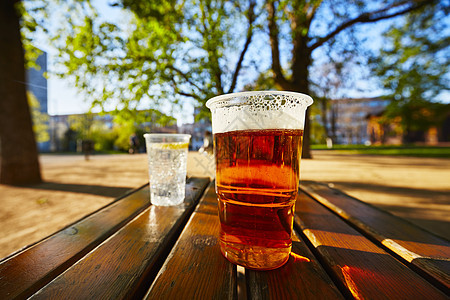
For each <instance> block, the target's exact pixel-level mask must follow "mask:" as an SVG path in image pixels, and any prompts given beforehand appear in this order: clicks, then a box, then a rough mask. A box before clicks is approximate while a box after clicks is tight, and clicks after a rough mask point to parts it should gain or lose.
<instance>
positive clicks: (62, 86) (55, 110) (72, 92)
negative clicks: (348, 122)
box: [37, 0, 448, 124]
mask: <svg viewBox="0 0 450 300" xmlns="http://www.w3.org/2000/svg"><path fill="white" fill-rule="evenodd" d="M107 3H108V1H106V0H97V1H95V2H94V4H95V6H96V7H97V8H98V11H99V12H101V17H102V18H105V19H106V20H108V21H111V22H115V21H117V20H120V19H123V15H121V12H120V10H119V9H118V8H112V7H110V6H109V5H108V4H107ZM385 28H386V22H384V23H383V22H380V23H376V24H375V25H374V24H372V25H371V26H370V27H367V30H370V35H371V39H370V42H371V43H372V45H373V47H379V46H380V43H381V41H382V40H381V38H380V33H381V32H382V30H383V29H385ZM37 46H38V47H39V48H41V49H43V50H44V51H46V52H47V53H48V61H49V66H48V67H49V68H50V69H51V68H52V65H51V64H52V55H54V52H53V51H52V48H51V47H50V46H49V45H48V43H47V44H46V43H45V41H44V40H43V41H42V43H41V44H38V45H37ZM371 85H372V83H370V82H368V81H365V80H362V81H361V80H360V81H358V82H357V83H356V87H355V89H354V90H349V91H346V92H347V93H348V97H373V96H378V95H380V94H381V93H382V92H381V91H380V90H373V89H372V90H371V91H370V86H371ZM358 89H361V90H365V91H364V92H361V91H358ZM446 102H448V101H446ZM89 107H90V104H89V103H87V102H85V100H84V97H83V95H81V94H80V93H79V91H78V90H77V89H76V88H75V87H73V86H71V83H70V82H69V81H67V80H63V79H59V78H56V77H55V76H51V77H50V78H49V80H48V111H49V114H50V115H59V114H73V113H84V112H87V111H88V110H89ZM111 109H113V107H111ZM166 113H170V112H169V111H167V112H166ZM192 114H193V106H192V105H190V104H187V105H185V106H184V108H183V109H182V110H180V111H178V112H175V113H174V114H173V115H174V117H176V118H177V119H178V120H179V124H181V123H192V122H193V116H192Z"/></svg>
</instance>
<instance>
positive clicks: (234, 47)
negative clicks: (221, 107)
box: [0, 0, 450, 256]
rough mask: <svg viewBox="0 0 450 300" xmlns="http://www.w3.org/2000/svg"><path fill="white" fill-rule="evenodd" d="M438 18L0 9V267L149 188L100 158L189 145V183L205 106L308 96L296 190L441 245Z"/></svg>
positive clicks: (426, 12) (126, 160) (437, 8)
mask: <svg viewBox="0 0 450 300" xmlns="http://www.w3.org/2000/svg"><path fill="white" fill-rule="evenodd" d="M12 4H14V6H12ZM449 10H450V8H449V3H448V1H431V0H429V1H426V0H423V1H412V0H411V1H394V0H392V1H391V0H387V1H369V0H367V1H352V2H349V1H271V0H267V1H256V0H246V1H243V0H242V1H206V0H201V1H156V2H154V1H127V0H117V1H100V0H98V1H81V0H80V1H77V0H71V1H59V0H38V1H12V2H10V4H2V6H1V10H0V12H1V14H2V15H1V16H0V17H2V18H0V19H2V21H1V22H2V23H0V24H1V25H2V35H1V40H0V42H1V46H2V47H0V48H1V50H0V51H2V52H1V53H0V54H1V55H0V57H2V59H3V60H2V64H1V69H0V75H1V80H0V82H2V85H1V86H0V142H1V144H0V145H1V149H0V155H1V156H0V164H1V169H0V183H1V185H0V189H2V193H1V196H0V197H1V199H0V201H1V203H2V210H3V212H2V214H1V217H0V223H1V225H2V228H5V229H4V230H3V234H2V236H1V237H0V242H1V241H3V244H5V245H9V246H8V247H2V248H3V249H5V253H1V254H0V256H2V255H7V254H9V253H10V252H12V251H14V250H16V249H18V248H20V247H23V246H25V245H27V244H30V243H33V242H35V241H37V240H39V239H41V238H43V237H45V236H47V235H48V234H51V233H52V232H54V231H56V230H58V229H60V228H62V227H63V226H66V225H68V224H69V223H71V222H74V221H75V220H76V219H78V218H80V217H82V216H84V215H86V214H89V213H91V212H92V211H93V210H95V209H98V208H99V207H101V206H102V205H105V204H106V203H108V202H110V201H112V200H113V199H114V198H115V197H118V196H120V194H121V193H123V192H126V191H127V190H129V189H132V188H136V187H138V186H140V185H142V184H144V183H145V181H146V179H147V174H146V172H145V170H146V161H145V156H144V155H143V154H137V155H135V156H130V155H126V156H125V155H122V156H120V155H119V156H116V155H111V154H119V153H123V154H125V153H128V150H129V147H130V144H129V141H130V140H129V138H130V136H131V135H132V134H133V133H137V134H138V136H139V137H140V138H141V142H140V149H139V152H141V153H143V152H145V147H144V143H143V138H142V134H143V133H144V132H182V133H190V134H191V135H192V141H191V144H190V149H191V150H192V152H191V154H190V155H191V161H190V171H191V174H200V175H201V173H202V172H203V174H204V173H208V174H209V173H211V164H210V161H211V160H210V159H209V160H208V159H207V156H198V153H196V152H194V151H196V150H198V149H199V148H200V147H201V146H202V144H203V138H204V135H205V132H207V131H209V130H211V124H210V119H209V118H210V115H209V112H208V110H207V109H206V108H205V107H204V103H205V102H206V101H207V100H208V99H209V98H210V97H212V96H215V95H218V94H223V93H229V92H238V91H245V90H261V89H264V90H269V89H272V90H275V89H279V90H289V91H297V92H303V93H307V94H310V95H311V96H312V97H313V98H314V100H315V104H314V105H313V106H312V107H311V108H310V109H309V114H308V117H307V120H308V122H307V123H308V124H307V127H306V129H307V131H306V132H305V140H304V153H303V157H304V158H308V160H306V159H304V161H303V162H302V178H303V179H305V180H321V181H325V182H329V183H333V184H335V185H336V186H338V187H339V188H342V189H343V190H344V191H346V192H348V193H356V194H354V196H355V197H358V198H360V199H362V200H363V201H367V202H371V203H377V202H378V204H380V203H381V204H380V207H381V208H383V209H387V210H388V211H391V212H393V213H399V212H398V211H400V213H399V214H400V215H401V216H402V217H406V218H407V217H408V214H410V215H409V217H410V220H411V221H414V222H416V221H417V220H419V222H416V223H417V224H418V225H420V226H422V227H425V228H428V229H429V230H431V231H434V232H435V233H436V234H440V235H441V236H444V237H446V238H448V236H446V235H445V234H446V233H445V232H446V231H445V230H444V229H443V228H445V226H447V228H448V221H449V217H448V216H449V214H448V212H449V201H450V200H449V194H448V193H449V191H450V188H449V185H448V183H447V182H446V180H445V178H449V177H450V176H449V175H450V174H449V169H450V168H449V159H448V158H449V157H450V148H449V141H450V104H449V98H450V96H449V95H450V94H449V84H448V83H449V79H450V78H449V72H448V60H449V57H450V55H449V50H448V45H449V43H448V41H449V33H450V29H449V25H450V18H449V15H448V14H449ZM19 30H20V31H19ZM83 145H85V146H86V145H92V146H93V149H92V151H91V152H90V153H89V154H90V157H89V160H86V158H87V157H86V158H85V157H84V156H83ZM85 150H86V148H85ZM76 153H78V156H73V155H72V154H76ZM104 154H110V155H109V156H108V155H106V156H105V155H104ZM374 155H375V156H374ZM379 155H389V156H382V157H380V156H379ZM393 155H394V156H393ZM412 157H414V158H412ZM417 157H420V159H418V158H417ZM310 158H312V159H311V160H309V159H310ZM205 159H207V160H206V161H205ZM355 160H357V161H355ZM205 166H206V167H205ZM383 166H386V168H385V170H384V172H381V170H382V169H383ZM387 166H389V167H387ZM330 168H331V169H330ZM388 169H389V170H388ZM307 171H309V172H307ZM308 173H309V175H308ZM358 191H359V192H358ZM364 191H366V192H367V191H370V192H372V194H370V193H369V194H364ZM64 199H65V200H64ZM383 199H384V200H383ZM97 200H98V201H97ZM405 207H407V208H408V209H405ZM24 210H26V212H25V211H24ZM396 210H397V211H396ZM405 211H408V213H405ZM69 216H70V217H69ZM420 220H421V221H420ZM50 224H51V225H50Z"/></svg>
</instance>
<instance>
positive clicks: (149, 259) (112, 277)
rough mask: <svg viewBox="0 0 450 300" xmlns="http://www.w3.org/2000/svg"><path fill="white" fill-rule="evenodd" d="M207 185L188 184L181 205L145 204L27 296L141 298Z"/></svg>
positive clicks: (199, 182)
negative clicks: (108, 234)
mask: <svg viewBox="0 0 450 300" xmlns="http://www.w3.org/2000/svg"><path fill="white" fill-rule="evenodd" d="M208 183H209V179H192V180H191V181H190V182H188V184H187V187H186V200H187V201H185V203H184V204H183V205H178V206H168V207H163V206H159V207H158V206H153V205H152V206H150V207H148V208H147V209H146V210H145V211H144V212H142V213H141V214H140V215H138V216H137V217H136V218H134V219H133V220H132V221H131V222H129V223H128V224H126V225H125V226H124V227H123V228H121V229H120V230H119V231H117V232H116V233H115V234H114V235H112V236H111V237H110V238H109V239H108V240H106V241H105V242H103V243H102V244H101V245H100V246H98V247H97V248H96V249H95V251H92V252H90V253H89V254H87V255H86V256H85V257H83V258H82V259H81V260H79V261H78V262H77V263H76V264H75V265H73V266H72V267H70V268H68V269H67V270H66V271H65V272H64V273H63V274H61V275H60V276H58V277H57V278H56V279H54V280H53V281H52V282H51V283H50V284H48V285H47V286H45V287H44V288H42V289H41V290H40V291H39V292H37V293H36V294H34V295H33V296H32V297H31V299H122V298H135V297H142V296H143V294H144V293H145V291H146V290H147V288H148V286H149V285H150V282H151V280H152V279H153V278H154V276H155V275H156V273H157V271H158V270H159V267H160V266H161V264H162V262H163V261H164V259H165V257H166V255H167V253H168V252H169V251H170V248H171V247H172V245H173V243H174V242H175V241H176V239H177V237H178V235H179V233H180V231H181V229H182V228H183V227H184V224H185V223H186V221H187V219H188V218H189V216H190V214H191V213H192V211H193V210H194V208H195V205H196V203H197V202H198V199H199V198H200V196H201V195H202V194H203V191H204V189H205V188H206V186H207V184H208ZM139 196H140V197H145V198H148V194H147V195H144V194H140V195H139Z"/></svg>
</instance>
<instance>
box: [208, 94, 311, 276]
mask: <svg viewBox="0 0 450 300" xmlns="http://www.w3.org/2000/svg"><path fill="white" fill-rule="evenodd" d="M311 103H312V99H311V98H310V97H309V96H307V95H304V94H299V93H292V92H278V91H259V92H242V93H235V94H228V95H222V96H217V97H214V98H212V99H210V100H209V101H208V102H207V103H206V106H207V107H208V108H210V109H211V113H212V130H213V134H214V150H215V155H216V193H217V196H218V200H219V201H218V204H219V205H218V206H219V219H220V238H219V240H220V249H221V251H222V254H223V255H224V256H225V257H226V258H227V259H228V260H229V261H231V262H233V263H235V264H239V265H242V266H244V267H246V268H250V269H257V270H271V269H275V268H278V267H280V266H282V265H283V264H284V263H285V262H286V261H288V259H289V254H290V252H291V247H292V239H291V234H292V226H293V221H294V204H295V198H296V195H297V189H298V184H299V167H300V156H301V152H302V151H301V148H302V137H303V128H304V119H305V111H306V108H307V107H308V106H309V105H310V104H311Z"/></svg>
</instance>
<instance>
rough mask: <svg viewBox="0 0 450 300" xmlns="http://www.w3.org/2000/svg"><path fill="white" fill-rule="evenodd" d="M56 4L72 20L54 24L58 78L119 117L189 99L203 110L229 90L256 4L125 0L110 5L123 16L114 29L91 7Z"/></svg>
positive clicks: (75, 3)
mask: <svg viewBox="0 0 450 300" xmlns="http://www.w3.org/2000/svg"><path fill="white" fill-rule="evenodd" d="M49 1H50V0H49ZM40 2H46V1H43V0H42V1H40ZM50 2H51V1H50ZM53 2H56V3H57V4H58V5H59V7H60V9H62V10H67V12H69V14H70V18H68V20H67V21H65V22H58V21H56V19H55V22H54V29H53V32H52V35H53V37H54V38H53V40H52V43H53V44H54V45H55V46H56V47H57V48H58V50H59V56H58V60H57V65H58V71H57V73H58V74H59V75H60V76H62V77H65V78H71V79H72V80H73V82H74V84H75V85H76V86H77V87H79V88H80V89H81V90H82V91H83V93H85V95H86V97H88V98H89V99H90V101H91V102H92V108H95V107H97V108H101V109H102V110H104V109H105V107H110V106H111V105H115V106H116V107H117V108H118V109H117V110H116V112H117V111H120V110H121V109H129V110H135V109H138V108H143V107H144V108H152V109H157V110H161V107H166V106H167V105H175V106H176V105H179V106H180V107H181V103H182V102H183V101H184V100H185V99H186V98H192V99H195V100H196V102H197V104H204V103H205V102H206V100H207V99H208V98H210V97H211V96H214V95H217V94H221V93H224V92H232V91H234V90H235V88H236V83H237V77H238V75H239V72H240V70H241V68H242V67H243V66H244V64H245V63H244V62H243V61H241V60H238V61H237V62H236V57H242V59H243V58H244V55H245V52H246V51H247V48H246V47H245V46H244V47H242V46H241V45H240V43H239V42H238V41H241V40H242V39H243V38H246V37H248V39H249V40H250V38H251V34H252V30H253V29H254V22H255V20H254V19H255V14H254V12H253V10H254V6H255V3H253V1H250V2H248V1H226V0H222V1H209V0H191V1H172V0H165V1H127V0H123V1H117V2H116V3H114V6H116V7H117V9H122V10H123V12H125V13H126V18H125V19H124V20H121V21H120V22H117V23H111V22H108V21H105V20H104V19H102V18H99V17H98V13H97V12H96V11H95V8H94V7H93V6H92V5H90V2H89V1H76V0H69V1H57V0H53ZM249 3H250V4H249ZM246 23H248V24H247V25H246ZM242 24H244V25H242ZM246 27H248V30H247V28H246ZM243 28H244V29H245V30H244V31H242V29H243ZM232 65H235V67H231V66H232ZM111 83H113V84H111ZM208 114H209V112H206V111H205V112H204V114H203V116H204V117H208ZM161 122H165V121H164V120H161Z"/></svg>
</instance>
